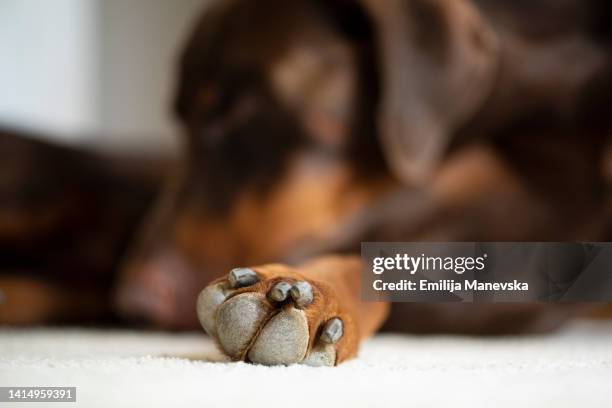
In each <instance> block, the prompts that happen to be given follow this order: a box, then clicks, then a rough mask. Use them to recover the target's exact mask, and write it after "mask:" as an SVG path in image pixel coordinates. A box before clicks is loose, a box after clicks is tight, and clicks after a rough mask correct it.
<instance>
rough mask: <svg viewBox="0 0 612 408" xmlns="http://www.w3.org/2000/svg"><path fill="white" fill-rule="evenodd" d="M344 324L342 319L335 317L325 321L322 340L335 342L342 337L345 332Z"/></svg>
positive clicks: (330, 342) (329, 342)
mask: <svg viewBox="0 0 612 408" xmlns="http://www.w3.org/2000/svg"><path fill="white" fill-rule="evenodd" d="M343 326H344V325H343V324H342V320H340V319H338V318H337V317H334V318H333V319H331V320H329V321H328V322H327V323H325V327H323V332H322V333H321V341H323V342H325V343H328V344H334V343H336V342H337V341H338V340H340V338H341V337H342V334H343V332H344V327H343Z"/></svg>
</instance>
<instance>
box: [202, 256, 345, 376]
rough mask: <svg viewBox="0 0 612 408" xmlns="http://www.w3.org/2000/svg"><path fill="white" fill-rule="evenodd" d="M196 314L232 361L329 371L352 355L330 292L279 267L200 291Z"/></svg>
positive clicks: (237, 275) (235, 275) (243, 271)
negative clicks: (319, 368)
mask: <svg viewBox="0 0 612 408" xmlns="http://www.w3.org/2000/svg"><path fill="white" fill-rule="evenodd" d="M197 313H198V318H199V320H200V323H201V324H202V326H203V327H204V329H205V330H206V331H207V332H208V334H209V335H211V336H212V337H213V338H214V339H215V341H216V342H217V344H218V346H219V347H220V348H221V350H222V351H223V352H224V353H225V354H226V355H228V356H229V357H230V358H231V359H232V360H237V361H238V360H242V361H248V362H253V363H258V364H265V365H288V364H295V363H301V364H307V365H312V366H333V365H336V364H338V363H339V362H340V361H341V360H343V359H346V358H348V357H352V354H354V350H351V348H352V346H351V343H352V342H351V341H350V339H351V338H353V337H354V333H352V332H353V331H354V330H355V329H354V325H353V324H352V322H351V319H350V318H349V317H348V316H347V315H345V314H342V315H341V313H340V312H339V308H338V302H337V299H336V297H335V295H334V292H333V290H332V289H331V288H329V287H328V286H327V285H325V284H322V283H318V282H315V281H312V280H308V279H305V278H304V277H303V276H301V275H300V274H298V273H296V272H295V271H294V270H292V269H291V268H288V267H285V266H283V265H267V266H264V267H259V268H237V269H234V270H232V271H231V272H230V273H229V274H228V276H227V277H225V278H221V279H218V280H216V281H214V282H212V283H211V284H210V285H209V286H207V287H206V288H204V290H202V292H200V295H199V296H198V301H197ZM347 339H349V341H347Z"/></svg>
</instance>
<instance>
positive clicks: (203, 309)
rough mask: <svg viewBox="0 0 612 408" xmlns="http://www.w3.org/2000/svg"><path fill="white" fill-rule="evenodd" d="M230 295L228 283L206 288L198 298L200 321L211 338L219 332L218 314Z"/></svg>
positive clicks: (197, 308) (219, 283)
mask: <svg viewBox="0 0 612 408" xmlns="http://www.w3.org/2000/svg"><path fill="white" fill-rule="evenodd" d="M228 295H229V287H228V285H227V282H218V283H215V284H212V285H209V286H207V287H205V288H204V289H203V290H202V291H201V292H200V294H199V296H198V301H197V306H196V310H197V314H198V319H199V320H200V324H201V325H202V327H203V328H204V330H206V332H207V333H208V334H209V335H210V336H214V335H215V334H216V332H217V330H216V326H217V323H216V318H215V317H216V312H217V309H218V308H219V305H221V303H223V302H224V301H225V299H226V298H227V296H228Z"/></svg>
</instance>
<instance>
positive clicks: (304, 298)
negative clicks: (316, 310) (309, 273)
mask: <svg viewBox="0 0 612 408" xmlns="http://www.w3.org/2000/svg"><path fill="white" fill-rule="evenodd" d="M290 293H291V297H292V298H293V301H294V302H295V305H296V306H297V307H304V306H308V305H309V304H311V303H312V299H313V295H312V286H310V283H308V282H306V281H299V282H297V283H296V284H295V285H293V287H291V290H290Z"/></svg>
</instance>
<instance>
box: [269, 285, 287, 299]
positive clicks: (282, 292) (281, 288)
mask: <svg viewBox="0 0 612 408" xmlns="http://www.w3.org/2000/svg"><path fill="white" fill-rule="evenodd" d="M290 290H291V284H289V283H287V282H278V283H277V284H276V285H274V286H273V287H272V289H271V290H270V293H268V297H269V298H270V299H271V300H274V301H275V302H282V301H284V300H285V299H287V296H289V291H290Z"/></svg>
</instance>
